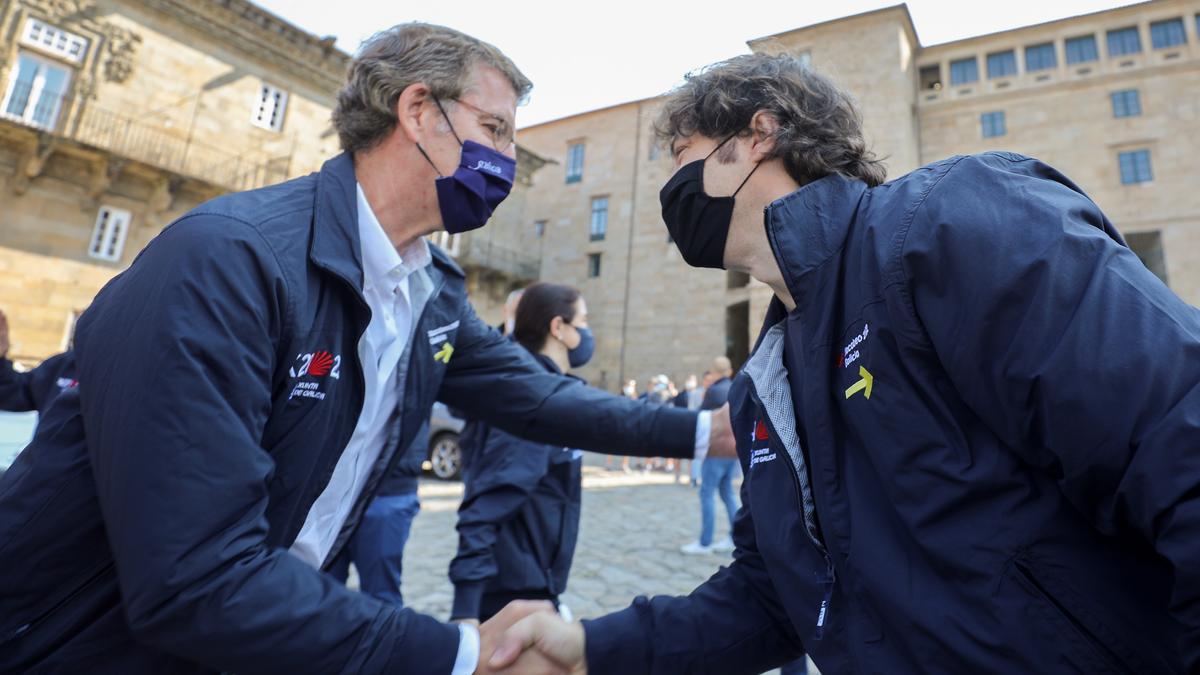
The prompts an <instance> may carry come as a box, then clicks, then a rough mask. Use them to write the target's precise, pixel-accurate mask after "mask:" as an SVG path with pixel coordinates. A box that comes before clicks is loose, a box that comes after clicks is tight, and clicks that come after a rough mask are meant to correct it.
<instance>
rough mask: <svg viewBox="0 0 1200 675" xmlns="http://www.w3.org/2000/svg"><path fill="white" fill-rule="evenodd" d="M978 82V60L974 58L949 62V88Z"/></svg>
mask: <svg viewBox="0 0 1200 675" xmlns="http://www.w3.org/2000/svg"><path fill="white" fill-rule="evenodd" d="M978 81H979V60H978V59H976V58H975V57H974V56H972V57H969V58H965V59H958V60H955V61H951V62H950V86H952V87H957V86H958V85H960V84H970V83H972V82H978Z"/></svg>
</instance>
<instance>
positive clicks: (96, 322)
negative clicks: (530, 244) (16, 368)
mask: <svg viewBox="0 0 1200 675" xmlns="http://www.w3.org/2000/svg"><path fill="white" fill-rule="evenodd" d="M529 89H530V83H529V80H527V79H526V78H525V76H524V75H522V74H521V72H520V71H519V70H518V69H517V68H516V66H514V65H513V63H512V62H511V61H510V60H509V59H508V58H507V57H505V56H504V55H503V54H502V53H500V51H499V50H497V49H496V48H495V47H492V46H491V45H488V44H486V43H483V42H481V41H479V40H476V39H474V38H472V37H470V36H467V35H464V34H462V33H459V32H457V31H454V30H450V29H448V28H442V27H438V26H431V25H425V24H406V25H401V26H397V27H395V28H393V29H390V30H387V31H384V32H383V33H380V34H379V35H377V36H375V37H373V38H372V39H371V40H369V41H368V42H367V43H366V44H365V46H364V47H363V49H362V50H361V52H360V53H359V55H358V56H357V57H356V58H355V59H354V61H353V63H352V65H351V67H350V70H349V75H348V81H347V83H346V86H345V87H344V88H343V89H342V90H341V91H340V92H339V93H338V97H337V107H336V110H335V111H334V115H333V121H334V127H335V128H336V130H337V133H338V136H339V138H340V139H341V145H342V148H343V150H344V151H345V152H344V153H343V154H341V155H339V156H338V157H335V158H333V159H331V160H329V161H328V162H327V163H326V164H325V165H324V167H323V168H322V169H321V170H320V172H318V173H315V174H313V175H310V176H306V177H303V178H299V179H296V180H293V181H290V182H287V183H284V184H281V185H276V186H272V187H268V188H265V189H262V190H256V191H252V192H248V193H242V194H233V195H227V196H224V197H221V198H218V199H216V200H213V201H211V202H209V203H207V204H204V205H202V206H200V207H198V208H196V209H195V210H193V211H192V212H190V213H188V214H187V215H185V216H184V217H182V218H181V219H179V220H178V221H176V222H175V223H173V224H172V225H171V226H170V227H168V228H167V229H166V230H164V231H163V233H162V234H160V235H159V236H158V237H157V238H155V240H154V241H153V242H151V243H150V244H149V245H148V246H147V247H146V249H145V250H144V251H143V252H142V253H141V255H139V256H138V258H137V260H136V261H135V262H134V263H133V265H132V266H131V267H130V268H129V269H128V270H126V271H125V272H123V273H122V274H121V275H119V276H118V277H117V278H116V279H115V280H114V281H112V282H111V283H110V284H108V285H107V286H106V287H105V288H104V290H102V291H101V292H100V294H99V295H98V296H97V297H96V300H95V302H94V303H93V304H92V305H91V307H90V308H89V309H88V311H87V312H85V313H84V314H83V316H82V317H81V318H80V320H79V323H78V332H77V337H76V344H75V351H74V356H73V360H74V364H75V365H76V366H77V372H78V374H79V380H80V381H81V382H83V383H84V385H83V386H81V387H78V388H74V389H70V390H68V391H66V392H64V393H63V394H61V395H60V397H59V398H58V400H56V402H55V404H54V405H53V406H51V408H50V410H49V411H48V412H47V414H46V416H45V418H44V419H43V420H42V422H41V426H40V427H39V430H38V433H37V435H36V436H35V437H34V440H33V441H32V443H31V444H30V445H29V447H27V448H26V449H25V451H23V452H22V453H21V454H20V455H19V456H18V457H17V459H16V461H15V462H14V463H13V465H12V467H11V469H10V470H9V471H8V472H7V473H6V474H5V475H4V477H3V478H2V479H0V570H3V574H0V672H6V673H8V672H105V673H123V674H129V673H181V672H187V673H197V672H212V673H216V672H237V673H243V674H246V673H272V672H289V673H293V672H309V673H397V672H405V673H433V674H436V675H450V674H451V673H453V675H465V674H468V673H472V672H476V671H477V663H478V654H479V652H480V648H481V646H482V647H483V649H484V651H490V649H489V645H490V644H491V643H492V642H493V641H494V639H495V635H496V633H497V631H498V629H499V628H502V627H504V626H505V625H507V624H510V623H512V622H513V621H514V620H515V619H517V618H519V617H521V616H523V615H525V614H528V613H530V612H535V611H541V610H543V609H544V608H543V607H542V606H541V605H537V604H524V605H517V606H514V607H512V608H510V609H507V610H505V611H504V612H501V614H500V615H499V616H497V617H496V618H495V619H493V620H492V621H491V622H489V623H488V624H485V625H484V626H483V627H482V628H481V629H477V628H476V627H474V626H469V625H462V626H456V625H448V624H445V623H442V622H441V621H437V620H435V619H433V618H431V617H427V616H422V615H419V614H417V613H415V612H413V611H411V610H407V609H400V608H398V607H397V606H395V605H393V604H391V603H386V602H381V601H379V600H376V599H374V598H372V597H369V596H367V595H364V594H360V593H356V592H353V591H350V590H347V589H346V588H345V587H344V586H342V585H341V584H339V583H337V582H336V581H335V580H334V579H333V578H331V577H330V576H329V575H326V574H323V573H322V570H327V569H329V567H330V565H331V564H332V563H333V561H334V560H336V559H337V557H338V555H339V553H340V552H341V551H342V550H343V549H344V548H345V547H346V544H347V542H348V541H349V540H350V538H351V537H352V536H353V534H354V532H355V530H356V528H357V525H358V524H359V522H361V520H362V517H363V513H364V511H365V509H366V508H367V505H368V504H369V503H370V501H371V497H372V496H373V495H374V494H375V493H376V491H377V489H378V486H379V484H380V481H381V479H382V477H384V476H386V475H387V474H388V472H389V470H390V469H391V468H392V467H393V466H394V465H395V463H396V462H397V461H398V460H399V458H400V456H401V455H402V452H401V450H402V449H404V448H406V447H408V446H409V444H410V443H411V441H412V438H413V436H414V435H415V434H416V433H417V431H418V430H419V429H420V427H421V425H422V424H423V422H424V421H425V420H426V419H428V417H429V412H430V408H431V406H432V405H433V402H434V401H435V400H442V401H445V402H446V403H447V404H449V405H452V406H454V407H456V408H459V409H461V410H464V411H466V412H467V413H468V414H470V415H472V416H473V417H477V418H480V419H483V420H485V421H487V422H488V423H490V424H493V425H495V426H497V427H499V428H502V429H504V430H506V431H508V432H510V433H513V434H515V435H518V436H521V437H523V438H529V439H532V440H537V441H541V442H555V443H559V444H566V445H571V446H572V447H580V448H589V449H597V450H598V449H604V450H607V451H609V452H629V453H634V454H646V453H649V452H651V451H660V450H661V449H663V448H667V449H669V450H670V451H672V452H673V453H676V454H677V455H679V456H691V455H692V454H693V451H694V450H697V449H699V450H700V451H703V450H704V449H705V448H707V447H708V446H709V445H710V430H711V434H712V436H711V438H714V439H715V440H716V442H715V443H712V444H711V445H712V447H713V449H714V451H717V450H719V449H721V448H722V447H723V446H725V445H728V446H731V445H732V437H731V436H730V434H729V431H728V419H727V416H723V415H720V414H711V415H702V416H699V417H698V416H697V415H696V414H695V413H691V412H688V411H679V410H674V409H670V408H647V407H645V406H640V405H637V404H636V403H634V402H631V401H627V400H625V399H621V398H618V397H614V396H611V395H608V394H605V393H603V392H600V391H598V390H596V389H591V388H588V387H586V386H584V385H582V384H579V383H578V382H577V381H574V380H570V379H568V378H565V377H560V376H554V375H551V374H548V373H546V372H545V370H544V369H543V368H541V367H540V366H539V365H538V364H536V363H535V362H534V361H533V360H532V359H531V358H530V357H529V356H528V355H527V354H526V353H525V352H524V350H522V349H520V348H519V347H517V346H516V345H514V344H512V343H511V342H510V341H508V340H506V339H504V338H502V337H501V336H500V335H499V333H497V332H496V331H494V330H492V329H491V328H489V327H488V326H486V325H485V324H484V323H483V322H482V321H481V320H480V319H479V318H478V317H477V316H476V315H475V313H474V311H473V310H472V309H471V306H470V304H469V303H468V301H467V295H466V288H465V279H464V275H463V272H462V270H461V269H460V268H459V267H458V266H457V265H456V264H455V263H454V261H453V260H452V259H451V258H449V257H448V256H447V255H446V254H445V253H443V252H442V251H440V250H438V249H437V248H436V247H432V246H430V245H428V244H427V243H426V239H425V238H424V235H426V234H429V233H432V232H435V231H439V230H446V231H449V232H454V233H456V232H465V231H468V230H471V229H474V228H477V227H481V226H483V225H484V223H486V222H487V219H488V217H489V216H490V214H491V212H492V209H494V208H495V207H496V205H497V204H498V203H500V201H501V200H502V199H503V198H504V197H505V195H507V194H508V190H509V188H510V186H511V184H512V180H513V175H514V171H515V161H514V159H513V158H514V156H515V146H514V141H513V129H514V124H515V122H514V116H515V112H516V106H517V102H518V100H519V99H521V98H522V97H523V96H524V95H525V94H526V93H528V91H529ZM528 657H529V658H528V659H526V662H525V663H523V664H522V666H523V667H525V666H531V667H532V666H535V665H536V663H535V662H536V661H538V660H539V659H541V657H539V656H538V655H536V654H533V653H531V654H530V655H528ZM542 661H543V662H544V659H542ZM478 672H487V667H486V665H485V666H482V667H479V668H478Z"/></svg>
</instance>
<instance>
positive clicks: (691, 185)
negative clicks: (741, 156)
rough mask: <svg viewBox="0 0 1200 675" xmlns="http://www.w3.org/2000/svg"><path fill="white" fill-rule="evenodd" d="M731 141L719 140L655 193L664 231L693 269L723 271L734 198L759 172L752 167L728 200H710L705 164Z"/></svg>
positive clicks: (726, 198) (716, 198) (727, 139)
mask: <svg viewBox="0 0 1200 675" xmlns="http://www.w3.org/2000/svg"><path fill="white" fill-rule="evenodd" d="M736 135H737V134H734V136H736ZM731 138H733V136H730V137H729V138H726V139H725V140H724V141H721V143H720V145H718V146H717V147H715V148H713V151H712V152H710V153H708V155H707V156H705V157H704V159H698V160H696V161H694V162H689V163H688V164H686V165H684V166H683V167H682V168H681V169H679V171H676V172H675V175H674V176H673V177H672V178H671V180H669V181H667V184H666V185H664V186H663V189H662V191H661V192H659V193H658V199H659V202H660V203H661V204H662V217H663V222H665V223H666V224H667V231H668V232H670V233H671V239H672V240H674V242H675V246H676V247H678V248H679V252H680V253H681V254H682V255H683V260H684V262H686V263H687V264H689V265H691V266H692V267H711V268H714V269H725V240H726V239H728V238H729V226H730V223H731V222H732V220H733V203H734V198H735V197H737V193H739V192H741V191H742V188H743V187H744V186H745V185H746V181H749V180H750V176H753V175H754V172H755V171H757V170H758V165H757V164H755V165H754V169H751V171H750V173H749V174H747V175H746V178H745V180H743V181H742V184H741V185H739V186H738V189H737V190H734V191H733V194H732V195H730V196H728V197H710V196H709V195H708V194H707V193H705V192H704V163H705V162H706V161H708V158H709V157H712V156H713V153H715V152H716V151H717V150H720V149H721V146H722V145H725V144H726V143H728V142H729V140H730V139H731Z"/></svg>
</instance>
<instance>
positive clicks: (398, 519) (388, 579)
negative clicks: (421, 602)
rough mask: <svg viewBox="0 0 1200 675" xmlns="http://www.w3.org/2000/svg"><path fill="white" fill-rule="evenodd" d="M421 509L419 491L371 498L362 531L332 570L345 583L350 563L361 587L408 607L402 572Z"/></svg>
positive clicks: (372, 593) (384, 598)
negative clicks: (414, 523)
mask: <svg viewBox="0 0 1200 675" xmlns="http://www.w3.org/2000/svg"><path fill="white" fill-rule="evenodd" d="M420 510H421V502H420V500H419V499H417V493H415V492H412V493H409V494H403V495H380V496H378V497H376V498H375V499H373V500H371V503H370V505H368V506H367V511H366V513H364V514H363V517H362V522H361V523H359V525H358V531H356V532H355V533H354V537H353V538H351V539H350V543H349V545H347V546H346V550H345V551H343V552H342V555H340V556H338V559H337V560H336V561H335V562H334V563H333V566H332V567H331V568H330V570H329V573H330V574H332V575H333V576H334V577H335V578H337V579H340V580H341V581H342V583H345V581H346V577H347V576H348V575H349V573H350V562H351V561H353V562H354V567H355V569H357V570H358V580H359V581H358V583H359V589H360V590H361V591H362V592H363V593H366V594H367V595H370V596H372V597H375V598H378V599H380V600H383V601H384V602H391V603H394V604H396V605H397V606H400V607H403V606H404V598H403V596H401V595H400V571H401V562H402V560H403V558H404V544H405V543H406V542H407V541H408V533H409V530H410V529H412V521H413V519H414V518H416V517H417V512H419V511H420Z"/></svg>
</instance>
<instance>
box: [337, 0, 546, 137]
mask: <svg viewBox="0 0 1200 675" xmlns="http://www.w3.org/2000/svg"><path fill="white" fill-rule="evenodd" d="M479 63H482V64H485V65H489V66H491V67H493V68H495V69H496V70H498V71H500V72H501V73H502V74H503V75H504V76H505V77H506V78H508V81H509V82H510V83H511V84H512V87H513V91H515V92H516V94H517V98H518V100H520V99H523V98H525V97H526V96H528V95H529V91H530V90H531V89H532V88H533V83H532V82H530V81H529V78H527V77H525V75H524V74H523V73H522V72H521V71H520V70H519V69H517V66H516V65H515V64H514V63H513V62H512V60H511V59H509V58H508V57H507V56H505V55H504V53H503V52H501V51H500V50H499V49H496V48H495V47H493V46H492V45H490V44H488V43H486V42H484V41H482V40H478V39H476V38H473V37H471V36H470V35H467V34H466V33H460V32H459V31H456V30H454V29H452V28H446V27H445V26H435V25H433V24H428V23H402V24H400V25H397V26H393V27H391V28H389V29H387V30H385V31H381V32H379V33H376V34H375V35H373V36H371V37H370V38H368V39H367V41H366V42H364V43H363V46H362V48H361V49H360V50H359V52H358V55H357V56H355V57H354V60H353V61H351V63H350V69H349V72H348V73H347V75H346V84H345V86H343V87H342V89H341V91H339V92H338V94H337V103H336V105H335V106H334V109H333V127H334V129H335V130H336V131H337V134H338V140H339V141H340V142H341V146H342V150H344V151H346V152H349V153H355V152H360V151H363V150H370V149H371V148H373V147H375V146H376V145H378V144H379V143H380V142H381V141H383V139H384V138H387V136H388V134H390V133H392V130H393V129H395V128H396V101H397V99H399V98H400V93H401V92H403V91H404V90H405V89H406V88H408V87H409V86H410V85H412V84H416V83H418V82H420V83H424V84H426V85H428V86H429V89H430V91H431V92H432V93H433V96H434V97H436V98H438V99H441V100H446V101H452V100H454V99H457V98H458V97H459V96H461V95H462V93H463V89H464V87H466V84H467V78H468V77H469V76H470V74H471V69H472V68H473V67H474V66H475V65H476V64H479Z"/></svg>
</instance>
